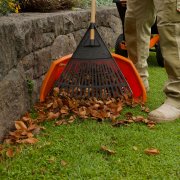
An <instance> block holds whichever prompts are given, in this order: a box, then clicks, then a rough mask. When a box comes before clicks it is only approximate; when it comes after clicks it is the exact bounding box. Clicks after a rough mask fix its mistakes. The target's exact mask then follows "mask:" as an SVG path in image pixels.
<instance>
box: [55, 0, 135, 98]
mask: <svg viewBox="0 0 180 180" xmlns="http://www.w3.org/2000/svg"><path fill="white" fill-rule="evenodd" d="M95 9H96V0H92V5H91V22H90V26H89V28H88V29H87V31H86V33H85V35H84V37H83V38H82V40H81V42H80V43H79V45H78V47H77V49H76V50H75V52H74V53H73V55H72V57H71V59H70V60H69V62H68V63H67V65H66V67H65V69H64V71H63V72H62V74H61V75H60V77H59V78H58V80H57V82H56V86H58V87H59V89H60V91H61V92H66V93H68V95H69V96H72V97H75V98H86V97H96V98H103V99H104V98H107V97H114V98H117V97H122V96H124V95H126V96H127V95H128V96H131V95H132V91H131V88H130V86H129V85H128V83H127V81H126V79H125V77H124V75H123V73H122V72H121V70H120V69H119V67H118V65H117V64H116V61H115V60H114V58H113V57H112V55H111V53H110V52H109V50H108V48H107V47H106V45H105V43H104V42H103V40H102V38H101V36H100V34H99V33H98V31H97V28H96V24H95V13H96V12H95V11H96V10H95Z"/></svg>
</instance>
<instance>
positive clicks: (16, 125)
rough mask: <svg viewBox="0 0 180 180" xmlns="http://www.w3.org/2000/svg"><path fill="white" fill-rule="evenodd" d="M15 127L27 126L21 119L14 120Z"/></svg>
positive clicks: (23, 128)
mask: <svg viewBox="0 0 180 180" xmlns="http://www.w3.org/2000/svg"><path fill="white" fill-rule="evenodd" d="M15 127H16V129H17V130H26V129H27V126H26V125H25V123H24V122H23V121H15Z"/></svg>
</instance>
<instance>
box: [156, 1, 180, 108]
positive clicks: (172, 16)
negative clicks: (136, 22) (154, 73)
mask: <svg viewBox="0 0 180 180" xmlns="http://www.w3.org/2000/svg"><path fill="white" fill-rule="evenodd" d="M177 3H180V0H154V4H155V8H156V11H157V25H158V31H159V35H160V45H161V51H162V55H163V58H164V61H165V68H166V71H167V74H168V81H167V82H166V84H165V88H164V92H165V94H166V96H167V100H166V103H168V104H171V105H173V106H175V107H177V108H180V12H178V11H177Z"/></svg>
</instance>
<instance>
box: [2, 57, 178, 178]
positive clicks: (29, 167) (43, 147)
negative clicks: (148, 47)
mask: <svg viewBox="0 0 180 180" xmlns="http://www.w3.org/2000/svg"><path fill="white" fill-rule="evenodd" d="M148 63H149V73H150V88H151V89H150V92H149V93H148V103H147V105H148V107H150V109H154V108H156V107H158V106H159V105H161V104H162V103H163V101H164V98H165V97H164V95H163V93H162V89H163V85H164V82H165V80H166V73H165V70H164V68H161V67H159V66H158V65H157V62H156V60H155V58H154V56H150V58H149V60H148ZM129 111H130V112H132V113H133V114H134V115H144V116H146V114H145V113H143V112H141V110H140V108H139V107H136V108H133V109H131V108H126V109H124V110H123V114H124V113H125V112H129ZM121 116H123V115H121ZM44 126H45V127H46V130H45V131H44V132H42V133H41V134H40V135H39V137H38V138H39V142H38V143H37V144H35V145H33V146H24V147H22V152H21V153H19V154H17V155H16V156H15V157H14V158H12V159H11V158H6V159H5V160H3V161H1V164H0V179H1V180H6V179H8V180H9V179H12V180H16V179H17V180H21V179H30V180H32V179H33V180H34V179H36V180H38V179H47V180H51V179H98V180H99V179H100V180H101V179H103V180H104V179H113V180H116V179H117V180H119V179H173V180H175V179H179V178H180V171H179V169H180V167H179V164H180V161H179V158H178V157H179V156H180V152H179V147H180V143H179V137H180V136H179V132H180V128H179V127H180V121H179V120H177V121H175V122H172V123H165V124H158V125H156V127H155V129H149V128H148V127H146V126H145V125H143V124H131V125H130V126H128V127H124V126H123V127H119V128H114V127H112V126H111V125H110V123H108V122H103V123H98V122H95V121H93V120H89V121H84V122H82V121H80V120H78V121H76V122H75V123H74V124H72V125H69V126H58V127H54V126H53V122H46V123H45V124H44ZM102 145H105V146H107V147H108V148H109V149H111V150H114V151H116V154H114V155H108V154H106V153H104V152H102V151H101V150H100V147H101V146H102ZM134 146H135V147H137V150H134V149H133V147H134ZM146 148H157V149H159V151H160V154H159V155H155V156H149V155H146V154H145V153H144V150H145V149H146ZM62 160H64V161H65V162H67V165H65V166H64V165H63V164H62V163H61V161H62Z"/></svg>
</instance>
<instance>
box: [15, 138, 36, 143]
mask: <svg viewBox="0 0 180 180" xmlns="http://www.w3.org/2000/svg"><path fill="white" fill-rule="evenodd" d="M16 142H17V143H22V144H35V143H37V142H38V139H36V138H27V139H23V140H17V141H16Z"/></svg>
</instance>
